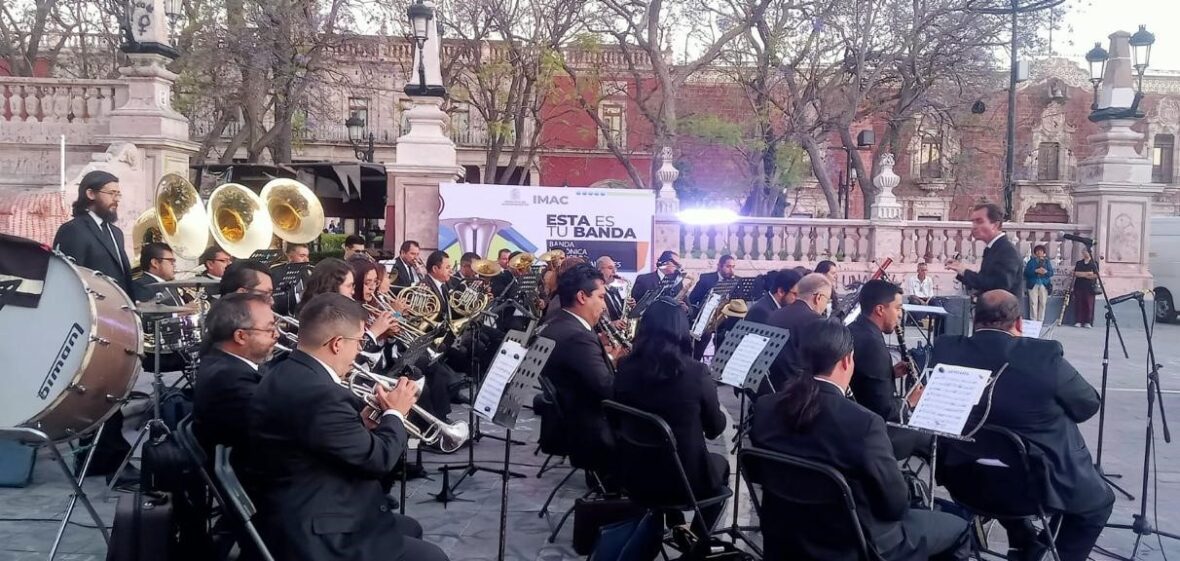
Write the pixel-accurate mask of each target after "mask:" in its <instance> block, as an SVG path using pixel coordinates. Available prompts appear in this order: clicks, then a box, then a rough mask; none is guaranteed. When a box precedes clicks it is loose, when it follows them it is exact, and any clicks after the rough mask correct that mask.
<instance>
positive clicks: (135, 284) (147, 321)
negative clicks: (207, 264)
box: [132, 243, 196, 372]
mask: <svg viewBox="0 0 1180 561" xmlns="http://www.w3.org/2000/svg"><path fill="white" fill-rule="evenodd" d="M139 268H140V270H142V271H143V275H141V276H140V277H139V278H137V279H135V280H134V281H132V288H133V289H134V290H135V301H136V302H156V301H157V299H158V300H159V303H160V304H162V305H165V306H184V305H185V298H184V296H183V295H182V294H181V293H180V291H179V290H178V289H177V288H175V287H171V286H154V285H155V284H156V283H160V282H165V281H170V280H173V279H175V278H176V256H175V255H174V254H173V253H172V248H171V247H169V246H168V244H163V243H149V244H144V245H143V247H142V248H140V250H139ZM195 313H196V309H195V308H194V309H193V311H192V312H190V315H191V314H195ZM171 315H173V314H151V315H144V316H143V329H144V332H145V333H151V334H154V333H155V321H154V320H156V319H159V318H162V317H166V316H171ZM156 345H157V349H158V350H159V351H161V352H160V353H159V354H160V372H176V371H179V370H183V369H184V366H185V358H184V357H183V356H182V355H181V354H180V353H177V352H175V351H176V350H175V349H168V348H162V347H161V346H160V342H159V341H157V343H156ZM143 368H144V370H145V371H152V372H154V371H155V370H156V357H155V354H150V353H149V354H148V355H145V356H144V358H143Z"/></svg>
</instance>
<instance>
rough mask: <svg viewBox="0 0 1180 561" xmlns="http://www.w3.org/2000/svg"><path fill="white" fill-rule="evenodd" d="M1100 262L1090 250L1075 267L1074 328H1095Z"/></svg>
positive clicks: (1083, 253) (1085, 250)
mask: <svg viewBox="0 0 1180 561" xmlns="http://www.w3.org/2000/svg"><path fill="white" fill-rule="evenodd" d="M1097 283H1098V262H1097V261H1095V260H1094V256H1093V254H1091V253H1090V250H1089V249H1083V250H1082V259H1081V260H1080V261H1078V262H1077V263H1074V266H1073V296H1072V297H1071V299H1072V300H1073V302H1074V305H1073V319H1074V327H1086V328H1089V327H1094V295H1095V294H1097V293H1098V290H1097V289H1098V284H1097Z"/></svg>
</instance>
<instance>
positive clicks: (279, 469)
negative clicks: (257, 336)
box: [250, 351, 406, 561]
mask: <svg viewBox="0 0 1180 561" xmlns="http://www.w3.org/2000/svg"><path fill="white" fill-rule="evenodd" d="M332 376H334V375H333V374H331V373H329V372H328V371H327V370H325V369H324V367H323V366H321V365H320V364H319V362H317V361H316V360H315V359H314V358H312V357H311V356H310V355H308V354H306V353H304V352H302V351H295V352H293V353H291V356H290V358H288V359H287V360H285V361H283V362H282V363H280V364H279V365H277V366H276V367H275V368H274V369H273V370H271V371H269V372H268V373H267V375H266V376H265V377H264V378H263V379H262V382H261V383H259V385H258V390H257V391H256V392H255V393H254V398H253V400H252V401H251V403H250V412H251V418H250V422H251V442H252V443H253V446H254V449H253V450H252V452H253V454H252V455H251V460H252V465H253V469H254V471H255V473H256V478H255V480H256V481H257V482H258V483H257V485H258V489H257V490H251V491H254V493H253V495H252V497H254V498H255V500H256V502H257V503H258V511H259V515H260V530H261V532H262V535H263V538H264V539H265V540H266V544H267V546H268V547H270V549H271V553H273V554H274V557H275V559H286V560H294V561H313V560H314V561H319V560H323V559H349V560H355V561H361V560H363V561H385V560H388V559H398V558H400V556H401V555H402V551H403V548H404V541H403V538H402V535H403V533H402V532H401V531H398V529H397V521H396V518H395V517H394V516H392V514H391V510H390V508H389V503H388V501H387V500H386V497H385V492H384V491H383V489H382V485H381V482H380V478H382V477H385V476H387V475H388V474H389V473H390V472H391V471H392V470H393V467H394V465H396V464H397V462H398V460H399V458H401V456H402V452H403V451H404V450H405V445H406V431H405V428H403V427H402V423H401V421H399V420H398V419H397V417H396V416H394V415H386V416H384V417H382V418H381V421H380V423H379V425H378V426H377V428H376V429H374V430H372V431H370V430H368V429H366V428H365V427H364V425H363V424H362V423H361V418H360V414H359V412H358V411H357V407H356V402H355V400H354V399H353V396H352V393H351V392H349V391H348V389H347V388H345V387H343V386H341V385H339V384H337V383H335V382H334V381H333V380H332V378H331V377H332Z"/></svg>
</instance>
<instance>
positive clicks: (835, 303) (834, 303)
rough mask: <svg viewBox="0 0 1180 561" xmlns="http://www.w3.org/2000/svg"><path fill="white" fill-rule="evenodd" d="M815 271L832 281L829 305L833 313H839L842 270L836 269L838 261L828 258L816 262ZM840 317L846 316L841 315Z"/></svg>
mask: <svg viewBox="0 0 1180 561" xmlns="http://www.w3.org/2000/svg"><path fill="white" fill-rule="evenodd" d="M815 272H816V273H819V274H821V275H824V276H826V277H828V280H830V281H832V294H831V296H830V299H829V300H828V302H829V304H828V305H829V307H830V308H829V309H830V310H831V313H832V314H834V313H837V312H838V311H839V310H840V290H839V288H840V272H839V271H838V270H837V269H836V262H835V261H830V260H827V259H825V260H823V261H820V262H819V263H816V264H815ZM828 315H831V314H828ZM839 319H844V318H843V317H841V318H839Z"/></svg>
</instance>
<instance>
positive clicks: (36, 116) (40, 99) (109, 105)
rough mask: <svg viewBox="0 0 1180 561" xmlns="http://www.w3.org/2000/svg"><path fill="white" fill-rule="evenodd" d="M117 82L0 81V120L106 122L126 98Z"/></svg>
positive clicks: (16, 79)
mask: <svg viewBox="0 0 1180 561" xmlns="http://www.w3.org/2000/svg"><path fill="white" fill-rule="evenodd" d="M126 87H127V84H126V83H124V82H120V81H118V80H64V79H58V78H14V77H7V76H6V77H4V78H0V120H3V121H7V122H18V123H29V122H35V123H78V124H90V123H96V122H102V121H105V120H107V119H108V116H109V114H110V112H111V111H113V110H114V109H115V108H116V107H118V106H119V105H120V104H121V103H122V102H123V101H124V99H125V97H126Z"/></svg>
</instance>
